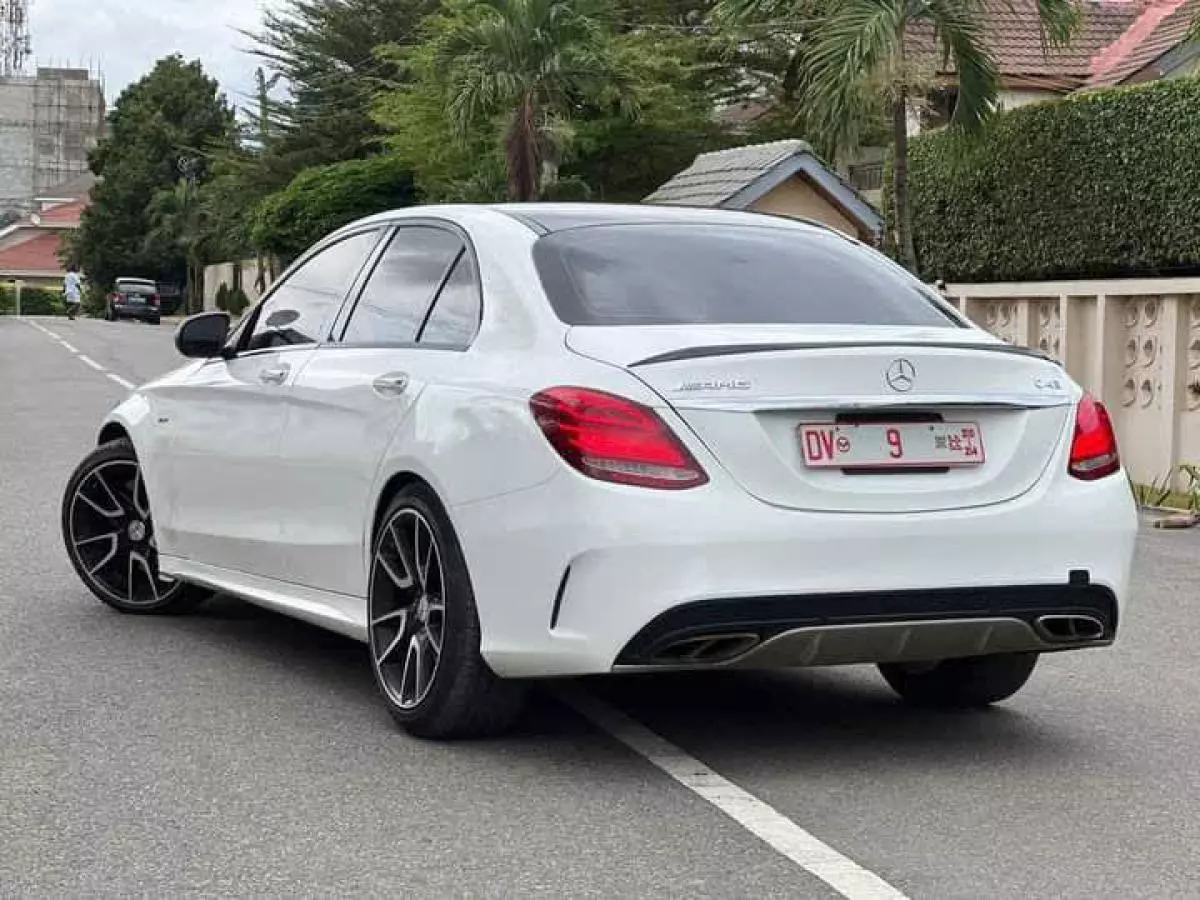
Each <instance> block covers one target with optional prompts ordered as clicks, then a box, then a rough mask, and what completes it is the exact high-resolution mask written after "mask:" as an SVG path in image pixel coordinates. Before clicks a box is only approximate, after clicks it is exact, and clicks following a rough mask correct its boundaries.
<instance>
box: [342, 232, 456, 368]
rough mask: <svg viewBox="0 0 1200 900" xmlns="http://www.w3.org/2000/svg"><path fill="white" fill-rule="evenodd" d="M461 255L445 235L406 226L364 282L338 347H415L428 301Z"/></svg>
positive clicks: (453, 238) (451, 237)
mask: <svg viewBox="0 0 1200 900" xmlns="http://www.w3.org/2000/svg"><path fill="white" fill-rule="evenodd" d="M462 249H463V243H462V241H461V240H460V239H459V237H458V236H457V235H455V234H454V233H452V232H450V231H444V230H442V229H440V228H430V227H426V226H411V225H409V226H405V227H403V228H399V229H397V231H396V234H395V237H393V238H392V242H391V244H390V245H388V248H387V250H386V251H384V254H383V256H382V257H381V258H380V260H379V264H378V265H377V266H376V267H375V271H374V272H372V273H371V277H370V278H369V279H367V284H366V287H365V288H363V292H362V295H361V296H360V297H359V298H358V304H357V305H356V306H355V307H354V312H353V313H351V315H350V322H349V324H348V325H347V326H346V331H345V333H344V334H343V335H342V341H343V342H344V343H347V344H366V345H372V346H379V345H384V346H387V345H393V346H395V345H399V346H406V345H410V344H413V343H415V342H416V340H417V335H418V333H419V332H420V330H421V325H422V323H423V322H424V321H425V316H426V314H427V313H428V312H429V308H430V305H431V304H432V303H433V298H434V295H435V294H437V292H438V288H440V287H441V286H442V284H443V283H444V282H445V280H446V276H447V275H448V274H449V272H450V267H451V266H452V265H454V261H455V260H456V259H458V256H459V254H460V253H461V252H462Z"/></svg>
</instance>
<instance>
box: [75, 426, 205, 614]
mask: <svg viewBox="0 0 1200 900" xmlns="http://www.w3.org/2000/svg"><path fill="white" fill-rule="evenodd" d="M62 531H63V540H64V541H65V543H66V547H67V556H68V557H69V558H70V560H71V565H72V566H74V568H75V571H76V573H78V575H79V577H80V578H81V579H82V580H83V583H84V584H85V585H86V586H87V588H88V590H90V591H91V592H92V593H93V594H95V595H96V597H98V598H99V599H100V600H101V601H103V602H104V603H106V604H108V605H109V606H111V607H112V608H113V609H116V610H119V611H120V612H124V613H137V614H142V615H156V614H157V615H163V614H170V613H180V612H187V611H189V610H191V609H193V608H194V607H195V606H197V605H198V604H199V603H202V602H203V601H204V600H205V599H206V598H207V597H208V596H209V594H208V592H207V591H205V590H203V589H201V588H197V587H193V586H191V585H187V584H184V583H183V582H180V581H174V580H172V579H168V578H165V577H164V576H163V575H162V574H161V573H160V572H159V571H158V543H157V541H156V540H155V538H154V521H153V519H152V518H151V516H150V498H149V497H148V496H147V494H146V483H145V481H143V480H142V470H141V467H140V466H139V464H138V460H137V456H136V455H135V453H134V451H133V444H131V443H130V442H129V441H127V440H120V441H114V442H112V443H110V444H105V445H104V446H102V447H98V448H97V449H96V450H94V451H92V452H91V453H90V454H89V455H88V456H87V458H86V459H84V461H83V462H82V463H80V464H79V467H78V468H77V469H76V470H75V473H74V474H73V475H72V476H71V479H70V481H69V482H68V483H67V490H66V493H65V494H64V495H63V503H62Z"/></svg>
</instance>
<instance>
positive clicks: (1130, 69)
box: [1088, 0, 1200, 87]
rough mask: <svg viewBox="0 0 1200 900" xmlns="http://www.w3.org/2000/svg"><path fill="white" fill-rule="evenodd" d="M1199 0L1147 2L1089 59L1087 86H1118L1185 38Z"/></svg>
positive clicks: (1199, 5) (1198, 7) (1199, 8)
mask: <svg viewBox="0 0 1200 900" xmlns="http://www.w3.org/2000/svg"><path fill="white" fill-rule="evenodd" d="M1198 15H1200V0H1150V2H1148V3H1146V4H1145V6H1144V7H1143V10H1142V14H1141V15H1140V16H1138V17H1137V19H1136V20H1135V21H1134V22H1133V23H1132V24H1130V26H1129V27H1128V28H1127V29H1126V30H1125V32H1124V33H1123V34H1122V35H1121V36H1120V37H1119V38H1118V39H1117V40H1115V41H1114V42H1113V43H1112V44H1111V45H1110V46H1108V47H1106V48H1105V49H1104V50H1102V51H1101V52H1100V53H1097V54H1096V56H1095V57H1093V58H1092V68H1091V78H1089V79H1088V86H1089V87H1101V86H1105V85H1113V84H1120V83H1121V82H1123V81H1124V80H1125V79H1127V78H1129V77H1130V76H1131V75H1134V74H1135V73H1136V72H1138V71H1139V70H1141V69H1144V68H1145V67H1146V66H1148V65H1150V64H1151V63H1152V62H1154V61H1155V60H1156V59H1158V58H1159V57H1160V56H1162V55H1163V54H1165V53H1167V52H1169V51H1170V50H1172V49H1174V48H1175V47H1176V46H1178V45H1179V44H1181V43H1183V41H1184V40H1185V39H1186V38H1187V35H1188V32H1189V31H1190V29H1191V26H1192V22H1193V20H1194V19H1195V18H1196V17H1197V16H1198Z"/></svg>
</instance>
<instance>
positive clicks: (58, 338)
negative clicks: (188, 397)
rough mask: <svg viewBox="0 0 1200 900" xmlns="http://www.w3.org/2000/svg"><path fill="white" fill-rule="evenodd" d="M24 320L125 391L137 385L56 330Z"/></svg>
mask: <svg viewBox="0 0 1200 900" xmlns="http://www.w3.org/2000/svg"><path fill="white" fill-rule="evenodd" d="M24 321H26V322H28V323H29V324H30V325H32V326H33V327H34V328H36V329H37V330H38V331H40V332H41V333H42V334H44V335H46V336H47V337H49V338H50V339H51V340H53V341H55V343H58V344H61V345H62V346H64V347H66V348H67V350H69V351H70V352H71V353H73V354H75V355H76V356H77V357H79V359H80V360H82V361H83V363H84V364H85V365H87V366H90V367H91V368H93V369H95V370H96V371H97V372H102V373H104V377H105V378H107V379H108V380H109V381H111V382H113V383H114V384H119V385H120V386H121V387H123V388H125V390H127V391H132V390H134V389H135V388H136V387H137V385H135V384H134V383H133V382H132V381H129V380H128V379H125V378H122V377H121V376H120V375H117V374H115V373H113V372H109V371H108V370H107V369H105V368H104V366H102V365H100V363H98V362H96V361H95V360H94V359H92V358H91V357H90V356H87V355H85V354H83V353H80V352H79V351H78V350H77V349H75V347H73V346H71V345H70V344H68V343H67V342H66V341H65V340H63V339H62V337H61V336H59V335H58V334H57V333H56V332H54V331H51V330H50V329H49V328H47V327H45V326H44V325H42V324H40V323H38V322H34V321H33V320H31V319H25V320H24Z"/></svg>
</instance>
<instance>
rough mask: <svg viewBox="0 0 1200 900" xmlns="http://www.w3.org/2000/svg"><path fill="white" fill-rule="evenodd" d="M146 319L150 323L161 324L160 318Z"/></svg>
mask: <svg viewBox="0 0 1200 900" xmlns="http://www.w3.org/2000/svg"><path fill="white" fill-rule="evenodd" d="M146 321H147V322H149V323H150V324H151V325H161V324H162V319H159V318H153V319H147V320H146Z"/></svg>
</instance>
